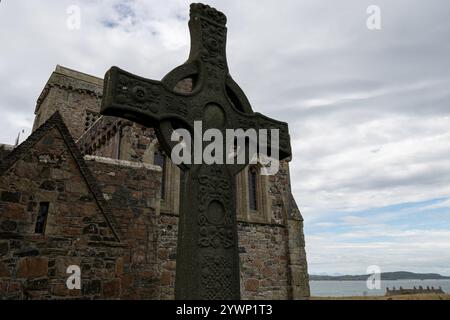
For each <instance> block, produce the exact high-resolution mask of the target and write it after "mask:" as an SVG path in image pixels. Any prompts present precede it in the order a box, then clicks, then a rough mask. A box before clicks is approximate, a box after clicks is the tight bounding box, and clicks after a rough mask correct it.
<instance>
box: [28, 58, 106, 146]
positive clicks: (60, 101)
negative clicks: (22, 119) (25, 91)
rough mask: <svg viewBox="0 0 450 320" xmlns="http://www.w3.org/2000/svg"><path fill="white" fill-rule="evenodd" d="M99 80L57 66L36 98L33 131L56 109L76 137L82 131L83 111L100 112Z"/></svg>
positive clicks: (84, 121) (83, 124)
mask: <svg viewBox="0 0 450 320" xmlns="http://www.w3.org/2000/svg"><path fill="white" fill-rule="evenodd" d="M102 92H103V81H102V79H99V78H96V77H93V76H90V75H86V74H83V73H80V72H76V71H73V70H70V69H68V68H64V67H60V66H57V67H56V70H55V71H54V72H53V73H52V75H51V77H50V79H49V80H48V82H47V84H46V85H45V88H44V90H43V91H42V93H41V95H40V96H39V98H38V100H37V105H36V111H35V114H36V118H35V121H34V124H33V131H34V130H36V129H37V128H39V126H41V125H42V124H43V123H44V122H45V121H47V119H49V118H50V117H51V116H52V115H53V114H54V113H55V112H56V111H59V113H60V114H61V115H62V117H63V119H64V122H65V123H66V125H67V127H68V128H69V131H70V133H71V135H72V137H73V138H74V139H75V140H76V139H78V138H79V137H80V136H81V135H82V134H83V133H84V131H85V127H86V111H90V112H93V113H94V114H96V113H99V112H100V104H101V96H102Z"/></svg>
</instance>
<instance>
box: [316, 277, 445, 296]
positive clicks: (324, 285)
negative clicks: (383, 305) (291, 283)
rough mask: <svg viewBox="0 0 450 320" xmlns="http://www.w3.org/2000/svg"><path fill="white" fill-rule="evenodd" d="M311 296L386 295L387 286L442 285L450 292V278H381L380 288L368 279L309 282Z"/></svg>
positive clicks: (437, 286)
mask: <svg viewBox="0 0 450 320" xmlns="http://www.w3.org/2000/svg"><path fill="white" fill-rule="evenodd" d="M309 286H310V289H311V296H315V297H346V296H384V294H385V293H386V287H389V289H392V288H393V287H395V288H396V289H398V288H400V287H402V288H403V289H412V288H413V287H414V286H415V287H416V288H418V287H419V286H422V287H423V288H426V287H427V286H428V287H430V288H431V287H434V288H439V287H441V288H442V290H443V291H444V292H445V293H449V294H450V279H445V280H381V283H380V289H369V288H368V287H367V283H366V281H335V280H330V281H317V280H311V281H310V282H309Z"/></svg>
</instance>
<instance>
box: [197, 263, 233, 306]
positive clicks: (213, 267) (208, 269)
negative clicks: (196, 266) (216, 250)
mask: <svg viewBox="0 0 450 320" xmlns="http://www.w3.org/2000/svg"><path fill="white" fill-rule="evenodd" d="M200 268H201V275H202V280H201V286H202V288H201V289H202V293H203V295H204V298H206V299H215V300H219V299H220V300H223V299H229V297H230V296H232V285H231V284H232V279H231V278H232V265H231V262H230V260H229V259H227V258H226V257H223V256H211V255H206V256H203V257H202V259H201V262H200Z"/></svg>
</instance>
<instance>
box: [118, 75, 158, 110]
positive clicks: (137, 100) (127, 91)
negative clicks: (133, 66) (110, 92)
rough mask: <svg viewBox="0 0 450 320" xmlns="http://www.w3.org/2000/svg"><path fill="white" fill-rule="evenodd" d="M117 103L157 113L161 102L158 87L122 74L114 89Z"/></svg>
mask: <svg viewBox="0 0 450 320" xmlns="http://www.w3.org/2000/svg"><path fill="white" fill-rule="evenodd" d="M115 94H116V99H117V102H118V103H121V104H125V105H129V106H133V107H136V108H139V109H142V110H145V111H147V110H148V111H151V112H154V113H157V112H158V110H159V107H158V105H159V104H160V102H161V93H160V92H159V90H158V87H156V86H151V85H149V84H148V83H146V82H144V81H139V80H137V79H133V78H131V77H129V76H127V75H124V74H122V75H121V76H120V77H119V83H118V85H117V87H116V92H115Z"/></svg>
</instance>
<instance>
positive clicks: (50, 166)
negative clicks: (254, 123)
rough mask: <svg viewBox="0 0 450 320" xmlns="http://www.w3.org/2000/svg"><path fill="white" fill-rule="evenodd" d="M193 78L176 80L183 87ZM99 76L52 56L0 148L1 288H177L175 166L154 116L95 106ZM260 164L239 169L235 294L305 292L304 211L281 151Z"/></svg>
mask: <svg viewBox="0 0 450 320" xmlns="http://www.w3.org/2000/svg"><path fill="white" fill-rule="evenodd" d="M194 80H195V79H191V78H186V79H184V80H181V81H180V82H178V83H176V84H175V90H176V91H178V92H190V91H191V90H192V88H193V83H194ZM102 83H103V81H102V79H99V78H96V77H93V76H90V75H87V74H83V73H81V72H77V71H74V70H70V69H68V68H64V67H61V66H57V68H56V70H55V71H54V72H53V73H52V75H51V77H50V79H49V80H48V82H47V84H46V85H45V87H44V89H43V91H42V93H41V95H40V97H39V99H38V102H37V106H36V111H35V114H36V118H35V123H34V127H33V133H32V135H31V136H30V137H29V138H28V139H27V140H26V141H25V142H24V143H22V144H21V145H19V146H17V147H16V148H11V147H3V148H2V153H1V154H2V159H1V163H0V297H1V298H2V299H50V298H85V299H99V298H101V299H120V298H131V299H133V298H134V299H173V298H174V281H175V268H176V245H177V231H178V216H179V196H180V185H179V184H180V175H181V174H180V170H179V169H178V168H177V167H176V166H175V165H173V164H172V163H171V161H170V158H169V157H167V156H166V155H165V154H164V152H163V150H162V149H161V146H160V144H159V141H158V139H157V138H156V135H155V131H154V130H153V129H152V128H145V127H143V126H140V125H138V124H135V123H132V122H129V121H127V120H123V119H119V118H115V117H106V116H100V115H99V109H100V100H101V97H102V92H103V87H102ZM258 170H259V168H258V167H257V166H248V167H246V168H245V169H244V170H243V171H242V172H241V173H239V174H238V175H237V176H236V208H237V219H238V225H237V229H238V230H237V231H238V240H239V265H240V278H241V281H240V283H241V288H240V292H241V297H242V298H243V299H301V298H305V297H307V296H309V284H308V275H307V264H306V255H305V250H304V238H303V220H302V217H301V214H300V211H299V210H298V208H297V205H296V203H295V200H294V198H293V196H292V193H291V188H290V180H289V164H288V161H282V163H281V169H280V171H279V172H278V173H277V174H276V175H274V176H262V175H259V174H257V172H258ZM43 217H44V218H45V219H44V220H42V218H43ZM42 221H44V222H45V223H44V224H42V223H41V222H42ZM70 265H79V266H80V267H81V278H82V288H81V290H69V289H68V288H67V286H66V279H67V277H68V276H69V275H68V274H67V273H66V270H67V267H68V266H70Z"/></svg>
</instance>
